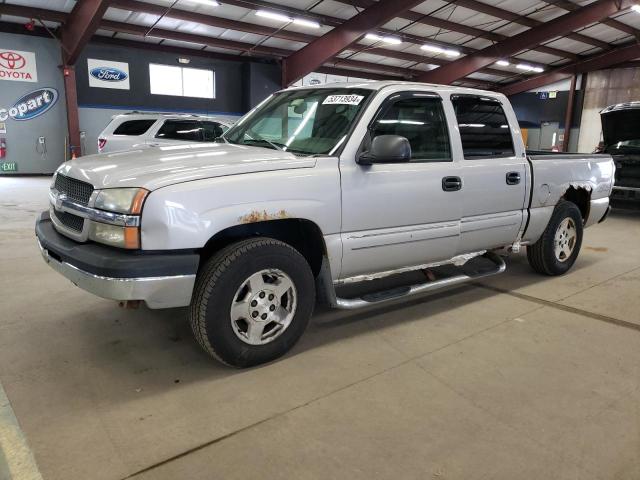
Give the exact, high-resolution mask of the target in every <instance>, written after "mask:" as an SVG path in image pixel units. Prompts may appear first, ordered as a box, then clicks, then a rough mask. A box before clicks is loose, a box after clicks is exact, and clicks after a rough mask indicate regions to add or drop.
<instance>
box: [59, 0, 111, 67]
mask: <svg viewBox="0 0 640 480" xmlns="http://www.w3.org/2000/svg"><path fill="white" fill-rule="evenodd" d="M107 8H109V0H78V2H77V3H76V4H75V6H74V7H73V10H71V13H70V14H69V16H68V17H67V20H66V21H65V23H64V25H63V26H62V29H61V30H60V40H61V42H62V48H63V52H64V63H65V65H74V64H75V63H76V60H78V57H79V56H80V52H82V49H83V48H84V46H85V45H86V44H87V42H88V41H89V39H90V38H91V36H92V35H93V34H94V33H95V32H96V30H97V29H98V25H99V24H100V21H101V20H102V16H103V15H104V12H106V11H107Z"/></svg>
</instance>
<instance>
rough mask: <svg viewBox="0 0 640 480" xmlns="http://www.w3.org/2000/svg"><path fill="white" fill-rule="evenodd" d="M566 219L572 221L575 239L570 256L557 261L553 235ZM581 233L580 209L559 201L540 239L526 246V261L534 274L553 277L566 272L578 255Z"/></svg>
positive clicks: (570, 203)
mask: <svg viewBox="0 0 640 480" xmlns="http://www.w3.org/2000/svg"><path fill="white" fill-rule="evenodd" d="M567 218H568V219H570V220H572V221H573V224H574V226H575V233H576V238H575V243H574V244H573V249H572V251H571V254H570V255H568V256H566V257H565V258H563V259H559V258H558V256H557V255H556V253H555V247H556V239H555V235H556V232H557V231H558V228H559V226H560V225H561V224H562V222H563V221H564V220H565V219H567ZM582 232H583V220H582V214H581V213H580V209H578V207H577V206H576V204H574V203H572V202H568V201H566V200H560V202H559V203H558V205H556V208H555V209H554V211H553V214H552V215H551V219H550V220H549V224H548V225H547V228H546V229H545V231H544V233H543V234H542V236H541V237H540V239H539V240H538V241H537V242H536V243H534V244H533V245H528V246H527V260H529V265H531V267H532V268H533V269H534V270H535V271H536V272H538V273H541V274H543V275H551V276H555V275H562V274H564V273H566V272H568V271H569V269H570V268H571V267H572V266H573V264H574V262H575V261H576V258H578V254H579V253H580V247H581V246H582Z"/></svg>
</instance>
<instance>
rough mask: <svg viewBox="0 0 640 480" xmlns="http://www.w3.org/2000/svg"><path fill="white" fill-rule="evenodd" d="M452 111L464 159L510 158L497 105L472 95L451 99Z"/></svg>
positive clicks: (509, 143) (505, 123)
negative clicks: (454, 113)
mask: <svg viewBox="0 0 640 480" xmlns="http://www.w3.org/2000/svg"><path fill="white" fill-rule="evenodd" d="M451 102H452V103H453V108H454V110H455V112H456V118H457V120H458V127H459V129H460V138H461V140H462V151H463V152H464V158H467V159H473V158H481V157H509V156H512V155H514V150H513V140H512V138H511V129H510V128H509V122H508V121H507V116H506V115H505V114H504V110H503V108H502V105H501V104H500V102H498V101H497V100H495V99H493V98H487V97H479V96H475V95H458V96H454V97H451Z"/></svg>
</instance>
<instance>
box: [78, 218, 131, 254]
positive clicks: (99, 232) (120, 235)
mask: <svg viewBox="0 0 640 480" xmlns="http://www.w3.org/2000/svg"><path fill="white" fill-rule="evenodd" d="M89 238H90V239H91V240H93V241H95V242H99V243H103V244H105V245H111V246H113V247H120V248H127V249H136V248H140V229H139V227H121V226H118V225H109V224H107V223H99V222H91V225H90V227H89Z"/></svg>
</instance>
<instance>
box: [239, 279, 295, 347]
mask: <svg viewBox="0 0 640 480" xmlns="http://www.w3.org/2000/svg"><path fill="white" fill-rule="evenodd" d="M296 298H297V293H296V287H295V285H294V284H293V280H291V278H290V277H289V276H288V275H287V274H286V273H284V272H283V271H282V270H278V269H277V268H270V269H266V270H260V271H259V272H256V273H254V274H253V275H251V276H250V277H249V278H247V279H246V280H245V281H244V282H242V284H241V285H240V287H239V288H238V290H237V291H236V294H235V295H234V297H233V301H232V303H231V312H230V313H231V327H232V328H233V331H234V333H235V334H236V336H237V337H238V338H239V339H240V340H242V341H243V342H245V343H248V344H249V345H264V344H267V343H269V342H272V341H274V340H275V339H276V338H278V337H279V336H280V335H282V334H283V333H284V332H285V330H286V329H287V328H288V327H289V325H290V324H291V321H292V320H293V317H294V315H295V313H296V304H297V302H296Z"/></svg>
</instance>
